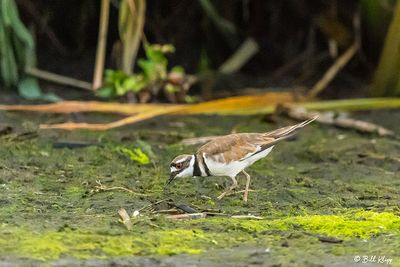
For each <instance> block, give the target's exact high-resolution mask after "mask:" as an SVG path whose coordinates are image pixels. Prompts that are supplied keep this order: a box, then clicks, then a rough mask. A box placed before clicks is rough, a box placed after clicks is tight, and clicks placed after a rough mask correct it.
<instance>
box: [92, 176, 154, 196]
mask: <svg viewBox="0 0 400 267" xmlns="http://www.w3.org/2000/svg"><path fill="white" fill-rule="evenodd" d="M96 184H97V185H96V186H95V188H96V190H98V191H112V190H123V191H126V192H129V193H131V194H135V195H139V196H147V195H146V194H142V193H138V192H135V191H132V190H130V189H128V188H125V187H122V186H113V187H107V186H105V185H103V184H102V183H101V182H100V181H99V180H96Z"/></svg>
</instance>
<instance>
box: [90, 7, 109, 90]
mask: <svg viewBox="0 0 400 267" xmlns="http://www.w3.org/2000/svg"><path fill="white" fill-rule="evenodd" d="M109 13H110V0H102V1H101V11H100V25H99V35H98V39H97V51H96V62H95V66H94V76H93V89H94V90H96V89H98V88H100V87H101V85H102V83H103V73H104V63H105V58H106V41H107V31H108V19H109Z"/></svg>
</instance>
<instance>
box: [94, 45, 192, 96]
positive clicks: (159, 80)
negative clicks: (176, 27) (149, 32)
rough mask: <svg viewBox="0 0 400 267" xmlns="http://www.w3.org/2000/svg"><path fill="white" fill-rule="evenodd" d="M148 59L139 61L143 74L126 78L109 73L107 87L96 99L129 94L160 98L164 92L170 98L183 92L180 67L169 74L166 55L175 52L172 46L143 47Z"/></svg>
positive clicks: (105, 85)
mask: <svg viewBox="0 0 400 267" xmlns="http://www.w3.org/2000/svg"><path fill="white" fill-rule="evenodd" d="M144 50H145V53H146V58H141V59H139V60H138V66H139V68H140V72H138V73H135V74H131V75H129V74H127V73H126V72H124V71H121V70H107V71H106V74H105V82H104V86H103V87H102V88H101V89H100V90H98V92H97V95H98V96H99V97H102V98H113V97H118V96H123V95H125V94H127V93H128V92H132V93H134V94H137V93H139V92H142V91H146V92H148V93H151V94H157V93H158V92H159V91H160V90H164V91H165V92H166V93H167V94H174V93H178V92H181V91H182V89H181V86H180V83H181V81H182V79H183V77H184V75H185V71H184V69H183V68H182V67H181V66H174V67H173V68H171V70H170V71H168V59H167V56H166V55H167V54H168V53H173V52H174V51H175V48H174V46H172V45H170V44H166V45H159V44H152V45H150V44H147V43H145V44H144Z"/></svg>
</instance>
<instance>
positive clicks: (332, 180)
mask: <svg viewBox="0 0 400 267" xmlns="http://www.w3.org/2000/svg"><path fill="white" fill-rule="evenodd" d="M1 114H4V113H0V116H1ZM395 114H397V113H395ZM399 114H400V113H399ZM399 116H400V115H399ZM386 117H389V116H386ZM18 118H19V117H18V116H12V120H13V121H12V123H15V121H14V120H16V121H18ZM32 119H37V118H32ZM399 119H400V117H399ZM173 120H177V119H175V118H172V119H171V120H169V119H168V120H165V121H161V120H160V121H150V122H147V123H143V124H139V125H135V126H134V127H133V126H132V127H127V128H126V129H121V130H118V131H110V132H105V133H95V132H86V131H77V132H68V133H63V132H41V133H40V135H39V137H37V138H33V139H30V140H19V141H17V140H15V139H14V140H13V139H10V138H6V137H3V138H1V137H0V153H1V154H2V155H4V156H3V157H1V158H0V184H1V186H2V188H1V189H2V190H1V191H0V204H1V205H0V221H1V222H2V223H5V224H4V225H3V226H1V228H0V258H1V257H3V256H4V255H13V257H15V258H31V259H36V260H41V261H51V260H55V259H63V258H77V259H92V258H98V259H108V258H113V257H121V256H137V255H144V256H161V257H162V256H166V255H179V254H190V255H192V256H191V257H207V255H211V254H212V253H214V252H215V253H216V254H215V255H214V256H213V257H215V258H218V255H219V254H218V253H220V252H218V251H220V250H222V251H226V250H232V251H235V252H234V253H235V254H238V255H239V254H240V253H236V252H237V251H238V250H241V249H242V248H244V247H256V248H264V249H265V248H270V249H271V251H273V252H274V253H275V254H274V255H275V257H276V259H277V260H276V261H275V262H276V263H279V264H283V265H284V266H285V265H287V263H288V262H290V263H293V262H294V263H297V265H300V266H301V265H302V264H299V263H298V262H299V257H300V258H302V257H303V255H308V256H309V257H310V261H311V262H319V261H318V259H319V258H320V257H325V256H327V255H344V256H346V257H351V256H352V255H359V254H360V253H369V252H371V253H372V252H374V253H386V252H387V253H391V254H388V255H392V256H395V255H398V251H400V240H399V238H398V237H399V236H400V233H399V229H400V226H399V219H398V218H399V216H398V214H399V212H400V208H399V203H400V195H399V194H398V192H399V191H400V182H399V181H400V180H399V176H398V171H399V169H398V165H397V162H396V161H395V160H391V159H390V158H391V157H393V158H395V157H396V153H397V152H398V149H400V145H399V143H398V141H395V140H390V139H383V138H376V140H375V141H374V142H372V141H371V138H370V136H361V135H358V134H357V133H353V132H344V131H341V130H338V129H333V128H330V127H324V126H318V125H310V127H308V128H306V129H304V131H302V133H301V135H300V138H299V139H298V140H296V141H295V142H284V143H281V144H279V145H277V146H276V148H274V151H273V153H271V155H270V156H268V157H267V158H266V159H264V160H262V161H259V162H257V163H256V164H254V165H253V166H252V167H251V168H249V170H248V172H249V173H250V175H251V176H252V183H251V188H252V189H255V190H256V191H255V192H250V195H249V203H247V204H244V203H243V202H242V199H241V195H240V194H237V195H233V196H229V197H226V198H225V199H223V200H222V201H217V200H216V199H215V197H216V196H217V195H218V194H219V193H220V192H221V191H222V190H223V187H222V186H221V185H224V183H225V182H226V181H227V179H225V178H223V177H222V178H216V177H209V178H197V179H177V181H176V182H175V183H174V184H173V185H172V186H171V187H169V188H167V189H166V190H163V186H164V184H165V181H166V179H167V176H168V164H169V161H170V159H171V158H173V157H174V156H175V155H176V154H180V153H191V152H193V151H194V150H195V149H196V147H194V146H184V145H182V144H180V143H179V141H180V138H182V137H191V136H205V135H218V134H225V133H228V132H229V131H230V130H231V129H232V128H236V129H237V131H239V132H246V131H248V132H256V131H263V130H270V129H273V128H276V127H277V125H266V124H264V123H261V122H260V119H259V118H258V117H251V118H236V117H226V118H225V117H218V118H214V117H207V118H206V119H204V118H203V117H180V118H179V121H180V122H181V123H183V124H184V125H185V127H180V126H179V127H178V126H175V125H172V124H171V125H170V124H169V121H173ZM290 123H292V122H290V121H287V122H285V123H282V126H283V125H287V124H290ZM237 125H239V126H238V127H237ZM389 126H390V125H389ZM154 128H157V129H161V130H158V131H154ZM399 130H400V128H399ZM169 131H170V132H171V133H173V134H172V136H169V135H168V132H169ZM152 132H156V134H155V135H152ZM161 133H163V134H161ZM176 133H178V134H176ZM338 135H342V136H341V138H340V139H338V138H337V136H338ZM343 136H344V137H343ZM137 138H140V139H143V140H145V141H146V142H147V143H149V144H151V145H152V149H153V150H154V152H155V154H156V155H157V158H156V159H153V161H154V165H149V166H141V165H139V164H136V163H133V162H131V161H130V160H129V159H126V158H125V157H121V156H120V155H118V153H115V152H114V150H115V147H118V146H126V147H134V146H135V145H136V142H137V140H138V139H137ZM59 139H62V140H65V139H66V140H72V141H74V140H83V141H86V142H88V143H91V142H93V143H96V142H98V141H99V140H101V143H102V146H88V147H84V148H79V149H67V148H64V149H56V148H53V147H52V146H51V145H50V144H49V142H50V143H51V142H53V140H59ZM371 153H374V154H373V155H386V157H387V159H386V158H382V159H379V157H378V158H376V157H375V158H374V157H369V156H368V155H371ZM359 155H363V156H359ZM365 155H366V156H365ZM96 180H99V181H101V183H102V184H103V185H104V186H107V187H125V188H128V189H130V190H133V191H134V192H138V193H141V194H144V195H137V194H131V193H129V192H126V191H123V190H113V191H101V190H100V191H99V190H97V191H96ZM238 180H239V183H240V185H241V186H243V185H244V178H243V177H238ZM167 198H168V199H171V201H173V202H175V203H184V204H187V205H189V206H191V207H194V208H196V209H198V210H210V209H211V210H215V211H216V212H221V213H227V214H248V213H250V214H255V215H260V216H263V217H264V218H266V219H263V220H247V219H246V220H243V219H234V218H225V217H221V218H219V217H209V218H206V219H201V220H195V221H166V220H164V219H162V218H161V217H156V218H154V217H153V216H154V215H152V214H151V213H150V212H148V211H146V210H144V211H143V212H141V214H142V215H143V217H140V218H141V219H138V221H137V222H136V221H135V223H134V230H133V231H132V232H128V231H126V230H125V228H124V226H123V225H121V224H120V223H118V214H117V211H118V209H119V208H121V207H124V208H125V209H126V210H127V211H128V212H129V213H131V212H133V211H134V210H137V209H140V208H142V207H144V206H146V205H149V204H150V203H154V202H155V201H157V200H161V199H167ZM155 208H156V209H166V208H168V206H166V205H164V206H160V207H155ZM150 220H151V221H150ZM318 236H329V237H335V238H339V239H343V240H344V241H343V243H341V244H328V245H327V244H324V243H321V242H320V241H319V240H318ZM365 240H366V241H365ZM282 244H284V245H282ZM366 244H367V245H368V246H366ZM287 245H288V246H289V248H288V247H287ZM308 251H312V253H311V252H308ZM396 253H397V254H396ZM240 255H242V254H240ZM238 257H239V259H238V260H240V261H242V260H243V261H245V259H244V258H245V257H244V256H243V257H244V258H240V257H242V256H238ZM349 259H352V258H349ZM242 265H246V264H242ZM303 265H304V264H303Z"/></svg>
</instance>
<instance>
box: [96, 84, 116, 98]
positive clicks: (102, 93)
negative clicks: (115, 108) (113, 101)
mask: <svg viewBox="0 0 400 267" xmlns="http://www.w3.org/2000/svg"><path fill="white" fill-rule="evenodd" d="M96 95H97V96H98V97H101V98H112V97H115V96H116V93H115V90H114V87H112V86H110V85H108V86H104V87H101V88H100V89H99V90H97V92H96Z"/></svg>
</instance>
